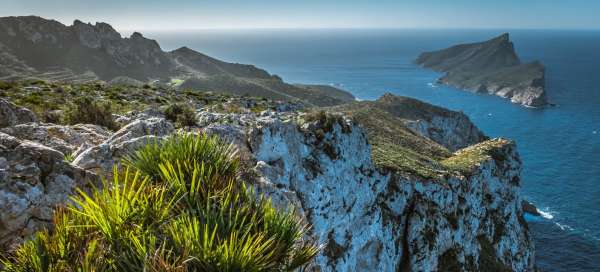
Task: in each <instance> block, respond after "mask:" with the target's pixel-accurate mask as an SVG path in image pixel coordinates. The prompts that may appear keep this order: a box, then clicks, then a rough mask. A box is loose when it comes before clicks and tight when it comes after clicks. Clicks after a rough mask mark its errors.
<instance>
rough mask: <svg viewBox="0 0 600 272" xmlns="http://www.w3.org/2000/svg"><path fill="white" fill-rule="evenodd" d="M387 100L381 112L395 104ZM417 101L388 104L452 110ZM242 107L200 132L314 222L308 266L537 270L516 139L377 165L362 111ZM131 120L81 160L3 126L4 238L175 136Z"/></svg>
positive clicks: (27, 229) (42, 220) (204, 122)
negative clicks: (233, 150)
mask: <svg viewBox="0 0 600 272" xmlns="http://www.w3.org/2000/svg"><path fill="white" fill-rule="evenodd" d="M394 99H395V98H393V97H387V98H385V99H384V100H390V101H391V100H394ZM384 102H385V101H380V103H381V105H380V106H381V107H380V108H378V110H380V111H384V109H386V107H385V105H387V104H386V103H387V102H386V103H384ZM388 102H389V101H388ZM409 102H410V101H409ZM390 103H391V102H390ZM406 103H408V102H406ZM404 105H405V106H406V107H407V105H415V104H414V103H408V104H404ZM421 106H423V105H421ZM406 107H405V108H404V109H402V107H400V108H399V109H395V110H394V109H392V108H390V109H387V110H386V111H385V112H386V113H387V114H388V115H390V116H392V115H393V116H392V117H393V118H396V119H398V120H403V119H402V118H400V117H399V116H403V117H404V118H409V117H410V118H415V117H416V116H421V118H422V119H426V118H425V117H424V116H425V115H426V114H427V115H443V112H435V110H436V108H419V110H417V109H411V110H407V112H404V113H403V112H402V111H403V110H406ZM409 111H411V112H413V114H414V115H413V116H411V115H409V113H408V112H409ZM240 112H241V113H231V112H230V113H216V112H212V111H211V109H210V107H207V108H204V109H202V110H200V111H199V112H198V113H197V118H198V124H199V125H200V127H197V128H191V130H192V131H194V132H203V133H207V134H213V135H219V136H220V137H221V138H223V139H225V140H226V141H231V142H232V143H234V144H235V145H237V146H238V147H239V150H240V154H241V157H242V159H243V165H245V168H247V169H245V171H247V172H248V173H243V174H244V177H245V179H246V180H248V181H249V182H250V184H251V185H253V186H254V187H255V188H256V189H257V191H259V192H262V193H264V194H266V195H268V196H270V197H271V198H272V199H273V201H274V203H275V204H276V205H277V206H278V207H281V208H282V209H283V208H286V207H290V208H293V209H295V210H296V211H297V212H298V215H299V216H300V217H301V219H302V220H303V221H305V222H307V223H310V224H311V225H312V229H311V231H310V234H311V235H312V237H313V239H315V240H316V241H317V242H318V243H319V244H321V245H322V246H323V249H322V251H321V252H320V253H319V255H318V256H317V257H316V259H315V260H314V261H313V262H312V263H311V264H310V267H309V271H533V270H534V266H535V262H534V249H533V244H532V240H531V237H530V236H529V232H528V229H527V223H526V222H525V221H524V219H523V206H522V197H521V195H520V192H519V191H520V186H521V181H520V178H519V175H520V171H521V161H520V159H519V156H518V153H517V151H516V146H515V145H514V143H513V142H511V141H508V140H504V139H493V140H485V141H483V142H481V143H478V144H475V145H473V146H470V147H468V148H464V149H460V150H458V151H457V152H455V153H454V154H451V153H449V152H448V151H447V150H446V151H444V152H446V153H448V154H446V153H444V152H442V151H440V152H442V153H444V154H440V155H439V157H436V158H435V160H442V159H443V161H442V162H437V163H438V164H440V165H445V166H446V167H447V168H445V170H444V172H443V173H444V174H443V175H442V176H439V177H438V178H422V177H419V176H417V175H413V174H412V173H407V172H403V171H388V170H386V169H382V168H380V167H378V166H377V165H376V163H374V159H373V152H372V150H371V149H372V145H371V141H370V139H369V138H368V137H369V136H368V133H367V132H366V131H365V129H364V127H363V126H362V125H360V124H358V123H356V122H355V121H354V119H351V118H348V117H344V116H340V115H335V116H333V115H332V116H329V115H325V116H320V117H319V118H317V119H314V118H311V117H310V116H309V115H310V113H298V112H294V111H292V112H275V111H268V110H266V111H262V112H260V113H252V112H250V111H240ZM396 116H398V117H396ZM130 118H131V119H130V120H129V121H128V124H126V125H125V126H124V127H123V128H121V129H120V130H119V131H117V132H116V133H114V134H113V135H110V136H109V137H108V138H106V140H104V141H103V142H101V143H100V144H98V145H96V146H93V147H91V148H88V149H87V150H85V151H83V152H81V153H80V154H79V155H78V157H77V158H76V159H75V161H74V162H73V163H72V164H68V163H66V162H64V161H63V154H62V153H60V152H59V151H56V150H54V149H51V148H49V147H45V146H43V145H41V144H38V143H34V142H30V141H25V140H19V139H16V138H14V137H11V136H9V135H6V134H3V133H0V169H1V170H3V171H0V178H1V179H0V180H2V182H0V207H1V208H2V210H0V216H1V219H2V224H3V225H2V228H0V234H1V235H0V238H2V239H3V240H1V241H0V242H2V243H3V244H4V243H7V244H8V243H9V242H6V241H8V240H10V239H16V240H15V241H18V240H19V239H22V237H26V236H27V235H29V234H31V233H32V231H34V230H36V229H39V228H40V227H41V226H45V225H47V223H48V220H47V219H48V218H49V217H50V216H49V215H51V211H52V208H53V207H55V206H56V205H59V204H61V203H65V201H67V199H66V197H65V196H66V195H67V194H68V193H70V192H72V189H73V187H75V186H84V185H83V184H82V183H81V182H83V181H85V180H88V179H92V180H93V179H95V178H96V177H97V175H95V174H92V173H91V172H98V173H103V174H107V173H110V171H111V170H112V168H113V166H114V165H115V164H116V165H118V164H119V163H120V161H121V159H122V158H123V156H124V155H126V154H127V153H129V152H131V151H133V150H135V149H137V148H138V147H140V146H141V145H143V144H145V143H148V142H150V141H156V140H160V139H161V138H162V137H164V136H166V135H169V134H172V133H174V132H175V129H174V128H173V125H172V124H171V123H170V122H168V121H166V120H165V119H164V118H161V117H153V114H151V113H143V114H137V115H132V116H130ZM440 118H443V116H441V117H440ZM444 118H445V117H444ZM386 120H387V119H386ZM394 120H395V119H394ZM406 120H409V119H406ZM427 120H430V119H427ZM402 122H403V121H400V123H402ZM467 128H468V127H467ZM188 129H190V128H188ZM396 131H397V130H394V131H393V132H396ZM398 131H399V130H398ZM407 133H408V134H395V135H396V137H398V138H400V137H404V136H405V135H409V134H410V137H413V138H411V140H410V141H409V142H410V143H413V142H418V143H420V144H423V145H428V144H431V145H434V146H435V147H432V148H431V149H435V150H438V149H440V150H441V149H444V147H442V146H437V144H436V143H435V142H433V141H431V140H429V139H425V138H423V136H421V135H419V134H417V133H413V132H407ZM448 135H450V134H448ZM418 138H420V139H421V140H419V141H417V140H416V139H418ZM41 139H44V138H43V137H42V138H41ZM399 140H402V139H399ZM47 142H49V143H52V141H47ZM402 148H404V147H402ZM402 148H401V149H402ZM401 149H399V150H401ZM417 152H424V153H420V154H419V156H421V157H424V156H429V155H430V154H429V153H427V152H428V151H426V148H425V147H422V149H419V148H417V149H414V150H413V151H411V153H417ZM433 153H435V152H433ZM400 155H404V154H400ZM440 167H441V166H440ZM86 170H90V171H89V172H88V171H86ZM290 205H291V206H290ZM32 222H33V223H32Z"/></svg>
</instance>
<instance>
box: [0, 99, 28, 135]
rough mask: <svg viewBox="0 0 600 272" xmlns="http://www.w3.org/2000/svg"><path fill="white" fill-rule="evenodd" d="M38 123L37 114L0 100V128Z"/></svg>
mask: <svg viewBox="0 0 600 272" xmlns="http://www.w3.org/2000/svg"><path fill="white" fill-rule="evenodd" d="M36 121H37V118H36V117H35V114H33V112H31V111H30V110H28V109H26V108H21V107H18V106H17V105H15V104H14V103H12V102H10V101H8V100H6V99H1V98H0V128H3V127H8V126H14V125H18V124H23V123H29V122H36Z"/></svg>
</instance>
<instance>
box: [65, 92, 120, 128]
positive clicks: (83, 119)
mask: <svg viewBox="0 0 600 272" xmlns="http://www.w3.org/2000/svg"><path fill="white" fill-rule="evenodd" d="M64 118H65V122H66V123H68V124H96V125H100V126H104V127H107V128H109V129H113V130H114V129H117V128H118V126H117V124H116V123H115V121H114V117H113V115H112V105H111V104H110V102H107V101H105V102H97V101H94V99H92V98H90V97H87V96H86V97H78V98H76V99H75V100H74V101H73V102H72V103H71V105H70V107H69V108H68V109H67V110H66V112H65V115H64Z"/></svg>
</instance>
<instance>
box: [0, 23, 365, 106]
mask: <svg viewBox="0 0 600 272" xmlns="http://www.w3.org/2000/svg"><path fill="white" fill-rule="evenodd" d="M0 60H2V62H1V63H0V80H11V79H19V78H28V77H35V78H41V79H46V80H50V81H62V82H87V81H95V80H101V81H106V82H111V81H113V82H153V83H156V84H164V85H169V86H173V87H179V88H194V89H203V90H205V91H219V92H228V93H233V94H249V95H253V96H264V97H268V98H272V99H279V100H299V101H302V102H305V103H307V104H308V105H317V106H327V105H337V104H341V103H344V102H347V101H348V100H349V99H346V100H345V98H347V97H351V100H353V98H354V97H353V96H352V95H351V94H349V93H347V92H344V91H341V90H336V91H335V92H332V93H333V95H332V96H330V95H329V94H328V93H329V92H323V91H322V90H315V89H313V88H309V87H304V86H294V85H291V84H287V83H285V82H283V81H282V80H281V78H279V77H278V76H275V75H270V74H269V73H268V72H266V71H265V70H262V69H259V68H256V67H254V66H253V65H244V64H235V63H227V62H224V61H220V60H217V59H214V58H211V57H209V56H206V55H204V54H201V53H199V52H196V51H194V50H192V49H189V48H187V47H182V48H179V49H177V50H174V51H171V52H164V51H163V50H162V49H161V47H160V45H159V44H158V43H157V42H156V41H155V40H151V39H147V38H145V37H144V36H143V35H142V34H140V33H138V32H135V33H133V34H132V35H131V36H130V37H128V38H127V37H126V38H123V37H121V35H120V34H119V33H118V32H117V31H116V30H115V29H113V28H112V27H111V26H110V25H108V24H106V23H96V24H95V25H92V24H85V23H83V22H81V21H79V20H76V21H75V22H74V23H73V25H71V26H65V25H63V24H61V23H59V22H57V21H53V20H47V19H43V18H40V17H35V16H27V17H2V18H0ZM174 82H179V83H174ZM339 92H344V93H346V95H345V98H340V97H339V95H338V93H339Z"/></svg>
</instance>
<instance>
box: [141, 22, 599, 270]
mask: <svg viewBox="0 0 600 272" xmlns="http://www.w3.org/2000/svg"><path fill="white" fill-rule="evenodd" d="M503 32H509V33H510V34H511V39H512V40H513V42H514V43H515V47H516V50H517V52H518V54H519V56H520V57H521V59H522V60H523V61H531V60H535V59H538V60H541V61H542V62H543V63H544V64H545V65H546V69H547V70H546V84H547V92H548V98H549V100H550V102H552V103H555V104H556V106H555V107H549V108H545V109H530V108H524V107H520V106H517V105H514V104H511V103H510V102H509V101H507V100H504V99H501V98H498V97H495V96H490V95H482V94H473V93H468V92H464V91H460V90H456V89H453V88H450V87H445V86H438V85H436V84H435V80H436V78H438V77H439V76H440V74H438V73H435V72H432V71H428V70H426V69H422V68H420V67H418V66H416V65H415V64H413V60H414V59H415V58H416V57H417V56H418V54H419V53H420V52H422V51H427V50H435V49H441V48H445V47H448V46H450V45H454V44H457V43H464V42H474V41H480V40H486V39H489V38H492V37H495V36H497V35H499V34H501V33H503ZM146 36H147V37H150V38H154V39H157V40H158V41H159V43H160V44H161V46H162V47H163V49H165V50H173V49H176V48H178V47H180V46H184V45H185V46H188V47H190V48H193V49H195V50H198V51H200V52H202V53H205V54H208V55H210V56H213V57H217V58H219V59H222V60H226V61H230V62H238V63H250V64H254V65H256V66H258V67H261V68H264V69H266V70H267V71H269V72H270V73H274V74H277V75H279V76H281V77H282V78H283V79H284V80H285V81H287V82H292V83H319V84H330V85H333V86H337V87H340V88H343V89H345V90H348V91H350V92H352V93H353V94H354V95H355V96H356V97H357V98H359V99H366V100H371V99H377V98H378V97H379V96H381V95H382V94H383V93H385V92H391V93H393V94H397V95H403V96H409V97H414V98H417V99H420V100H423V101H426V102H429V103H432V104H435V105H439V106H442V107H446V108H449V109H453V110H457V111H463V112H464V113H466V114H467V115H468V116H469V117H470V118H471V120H472V121H473V122H475V124H476V125H477V126H478V127H479V128H481V129H482V130H483V131H484V132H485V133H486V134H487V135H489V136H492V137H498V136H502V137H508V138H511V139H514V140H516V142H517V144H518V148H519V152H520V154H521V156H522V160H523V162H524V170H523V177H522V180H523V194H524V196H525V198H526V199H528V200H529V201H531V202H533V203H534V204H535V205H537V207H538V208H539V209H540V210H541V211H543V212H544V218H538V219H535V218H529V221H530V223H529V226H530V229H531V230H532V234H533V236H534V239H535V243H536V259H537V265H538V267H539V268H541V269H542V270H543V271H600V32H596V31H550V30H544V31H541V30H508V31H507V30H366V29H363V30H357V29H354V30H351V29H336V30H203V31H193V32H150V33H146Z"/></svg>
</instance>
